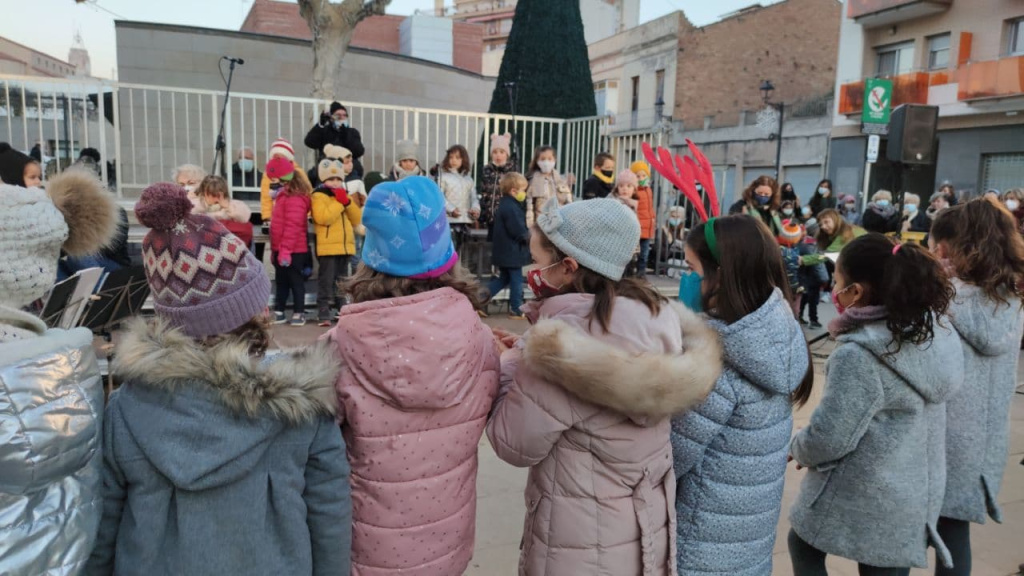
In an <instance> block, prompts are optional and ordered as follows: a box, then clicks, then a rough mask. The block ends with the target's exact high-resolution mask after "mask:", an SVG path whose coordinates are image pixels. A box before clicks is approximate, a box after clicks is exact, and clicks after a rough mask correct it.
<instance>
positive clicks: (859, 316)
mask: <svg viewBox="0 0 1024 576" xmlns="http://www.w3.org/2000/svg"><path fill="white" fill-rule="evenodd" d="M888 315H889V312H888V311H887V310H886V309H885V306H859V307H857V308H847V309H846V312H843V314H842V315H841V316H837V317H836V318H833V319H832V321H831V322H829V323H828V333H829V335H831V336H832V337H833V338H836V337H838V336H839V335H840V334H846V333H847V332H851V331H853V330H855V329H857V328H860V327H861V326H863V325H865V324H870V323H871V322H875V321H877V320H882V319H883V318H885V317H886V316H888Z"/></svg>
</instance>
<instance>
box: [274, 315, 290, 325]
mask: <svg viewBox="0 0 1024 576" xmlns="http://www.w3.org/2000/svg"><path fill="white" fill-rule="evenodd" d="M287 322H288V317H287V316H285V315H284V312H274V324H286V323H287Z"/></svg>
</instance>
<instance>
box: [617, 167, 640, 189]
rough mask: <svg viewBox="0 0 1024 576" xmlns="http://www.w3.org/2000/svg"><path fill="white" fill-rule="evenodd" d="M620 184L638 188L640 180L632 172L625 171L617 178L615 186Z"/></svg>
mask: <svg viewBox="0 0 1024 576" xmlns="http://www.w3.org/2000/svg"><path fill="white" fill-rule="evenodd" d="M619 184H632V185H633V186H637V185H639V184H640V180H639V179H638V178H637V177H636V174H634V173H633V171H632V170H623V171H622V172H619V175H618V176H616V177H615V185H616V186H618V185H619Z"/></svg>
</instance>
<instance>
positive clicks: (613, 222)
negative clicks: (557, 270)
mask: <svg viewBox="0 0 1024 576" xmlns="http://www.w3.org/2000/svg"><path fill="white" fill-rule="evenodd" d="M537 226H538V227H540V229H541V232H543V233H544V235H545V236H547V238H548V240H550V241H551V243H552V244H554V245H555V246H556V247H558V249H559V250H561V251H562V252H563V253H564V254H565V255H566V256H569V257H570V258H574V259H575V260H576V261H577V262H579V264H580V266H582V267H584V268H587V269H590V270H593V271H594V272H597V273H598V274H600V275H602V276H604V277H606V278H610V279H612V280H615V281H619V280H621V279H622V273H623V272H625V270H626V266H628V265H629V262H630V260H632V259H633V253H634V249H635V248H636V246H637V244H639V242H640V222H639V221H638V220H637V218H636V215H635V214H633V212H632V211H630V209H629V208H626V206H625V205H623V204H622V203H621V202H619V201H618V200H614V199H612V198H595V199H593V200H586V201H584V202H573V203H572V204H567V205H565V206H561V207H560V206H559V205H558V200H557V199H556V198H552V199H551V200H550V201H548V204H547V205H546V206H545V209H544V212H543V214H541V215H540V216H539V217H538V218H537Z"/></svg>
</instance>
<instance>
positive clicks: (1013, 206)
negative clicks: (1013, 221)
mask: <svg viewBox="0 0 1024 576" xmlns="http://www.w3.org/2000/svg"><path fill="white" fill-rule="evenodd" d="M1006 208H1007V210H1009V211H1010V212H1015V211H1016V210H1017V208H1020V202H1018V201H1016V200H1007V201H1006Z"/></svg>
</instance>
